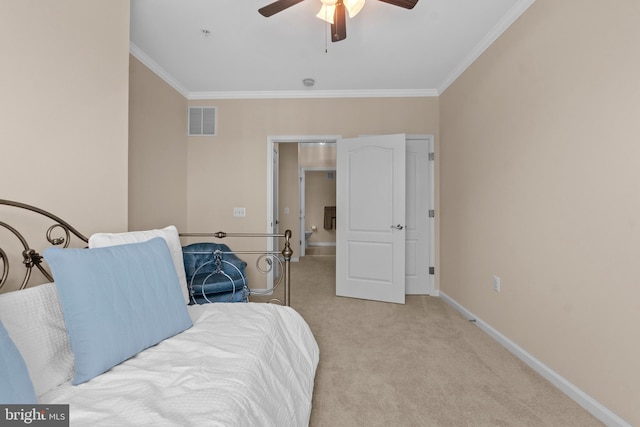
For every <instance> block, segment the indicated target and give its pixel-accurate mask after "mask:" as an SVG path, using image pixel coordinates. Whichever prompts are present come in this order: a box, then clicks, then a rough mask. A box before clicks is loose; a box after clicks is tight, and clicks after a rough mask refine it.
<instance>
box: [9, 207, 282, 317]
mask: <svg viewBox="0 0 640 427" xmlns="http://www.w3.org/2000/svg"><path fill="white" fill-rule="evenodd" d="M0 206H8V207H13V208H16V209H20V210H25V211H29V212H34V213H36V214H39V215H41V216H43V217H46V218H49V219H50V220H51V221H53V225H51V226H49V227H48V228H47V230H46V232H45V239H46V241H47V242H48V244H49V245H52V246H61V247H63V248H67V247H69V245H70V243H71V241H72V239H73V238H76V239H78V240H79V241H80V242H83V244H84V245H87V244H88V242H89V239H88V238H87V237H86V236H85V235H84V234H82V233H80V232H79V231H78V230H77V229H75V228H74V227H73V226H72V225H71V224H69V223H68V222H66V221H64V220H63V219H61V218H60V217H58V216H56V215H54V214H52V213H50V212H47V211H45V210H43V209H40V208H38V207H35V206H31V205H28V204H26V203H21V202H15V201H12V200H4V199H0ZM0 227H1V228H4V229H6V230H8V231H9V232H10V233H11V234H12V235H13V236H14V237H15V238H16V239H17V240H18V241H19V242H20V245H21V246H22V253H21V255H22V265H23V267H24V268H25V272H24V276H23V278H22V283H20V285H19V286H18V288H17V289H24V288H26V287H27V286H28V285H29V281H30V279H31V276H32V271H33V269H34V268H37V269H38V270H39V271H40V272H41V273H42V275H43V276H44V277H45V278H46V279H47V280H49V281H51V282H52V281H53V277H52V276H51V274H50V273H49V271H47V269H46V268H45V267H44V265H43V261H44V260H43V258H42V255H40V253H38V252H37V251H36V250H35V249H33V246H31V245H30V244H29V242H28V241H27V239H26V237H25V235H24V233H21V232H20V231H18V229H17V228H15V227H13V226H11V225H10V224H8V223H6V222H4V221H3V220H2V218H0ZM56 236H57V237H56ZM180 236H181V237H207V238H216V239H225V238H236V237H240V238H244V237H254V238H255V237H261V238H284V246H283V249H282V251H280V252H279V251H234V253H235V254H255V255H259V257H258V259H257V261H256V267H257V269H258V271H259V272H260V273H263V274H267V273H269V272H272V271H273V272H275V268H274V266H275V265H279V266H280V268H279V271H278V274H277V276H276V277H275V279H274V285H273V288H272V289H271V290H270V291H271V292H272V291H275V290H276V289H277V288H278V287H279V285H280V284H282V283H284V301H282V300H280V299H278V298H272V299H271V300H269V302H275V303H278V304H282V305H286V306H289V305H290V299H291V293H290V292H291V289H290V286H291V257H292V255H293V250H292V249H291V243H290V240H291V230H286V231H285V232H284V233H283V234H269V233H227V232H224V231H218V232H215V233H180ZM0 262H1V263H2V270H1V275H0V291H1V290H2V288H3V286H4V285H5V284H6V283H7V282H8V277H9V268H10V266H9V256H8V255H7V253H6V252H5V251H4V249H3V248H2V244H1V242H0ZM263 264H264V266H263Z"/></svg>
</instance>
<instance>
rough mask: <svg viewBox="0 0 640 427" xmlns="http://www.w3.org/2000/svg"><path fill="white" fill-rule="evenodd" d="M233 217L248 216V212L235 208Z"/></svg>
mask: <svg viewBox="0 0 640 427" xmlns="http://www.w3.org/2000/svg"><path fill="white" fill-rule="evenodd" d="M233 216H235V217H244V216H247V211H246V210H245V208H233Z"/></svg>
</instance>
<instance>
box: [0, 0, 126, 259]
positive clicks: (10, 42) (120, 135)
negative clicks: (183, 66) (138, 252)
mask: <svg viewBox="0 0 640 427" xmlns="http://www.w3.org/2000/svg"><path fill="white" fill-rule="evenodd" d="M128 52H129V1H128V0H94V1H91V2H87V1H84V0H57V1H53V2H47V1H44V2H43V1H39V0H2V1H0V61H1V63H2V66H0V117H2V124H1V125H0V183H1V184H0V198H6V199H13V200H18V201H22V202H25V203H29V204H33V205H37V206H39V207H42V208H43V209H46V210H49V211H51V212H53V213H54V214H56V215H58V216H60V217H62V218H63V219H66V220H68V221H69V222H70V223H71V224H73V225H74V226H76V227H77V228H78V229H79V230H80V231H82V232H83V233H85V234H87V235H89V234H91V233H93V232H96V231H104V230H124V229H126V228H127V185H128V184H127V123H128V117H127V115H128V108H127V103H128V96H129V94H128V62H129V54H128ZM14 268H17V267H14Z"/></svg>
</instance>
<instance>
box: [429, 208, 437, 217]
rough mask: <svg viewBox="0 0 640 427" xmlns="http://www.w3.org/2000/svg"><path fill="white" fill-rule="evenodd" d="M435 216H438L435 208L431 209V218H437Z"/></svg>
mask: <svg viewBox="0 0 640 427" xmlns="http://www.w3.org/2000/svg"><path fill="white" fill-rule="evenodd" d="M435 217H436V211H435V209H429V218H435Z"/></svg>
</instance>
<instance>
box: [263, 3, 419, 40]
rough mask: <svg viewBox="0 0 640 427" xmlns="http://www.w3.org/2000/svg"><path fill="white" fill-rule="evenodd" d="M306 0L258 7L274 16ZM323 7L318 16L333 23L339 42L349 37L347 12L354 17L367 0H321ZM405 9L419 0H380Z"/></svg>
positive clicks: (334, 37)
mask: <svg viewBox="0 0 640 427" xmlns="http://www.w3.org/2000/svg"><path fill="white" fill-rule="evenodd" d="M302 1H304V0H276V1H274V2H273V3H271V4H268V5H266V6H264V7H261V8H260V9H258V12H260V14H261V15H262V16H266V17H269V16H272V15H275V14H276V13H278V12H282V11H283V10H285V9H288V8H290V7H291V6H294V5H296V4H298V3H300V2H302ZM320 1H321V2H322V8H321V9H320V12H318V14H317V15H316V16H317V17H318V18H320V19H322V20H325V21H327V22H328V23H330V24H331V41H332V42H339V41H340V40H344V39H346V38H347V20H346V12H345V10H346V11H347V12H349V17H350V18H353V17H354V16H356V15H357V14H358V12H360V10H361V9H362V7H363V6H364V2H365V0H320ZM379 1H382V2H384V3H389V4H392V5H394V6H399V7H403V8H405V9H413V7H414V6H415V5H416V3H418V0H379Z"/></svg>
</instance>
